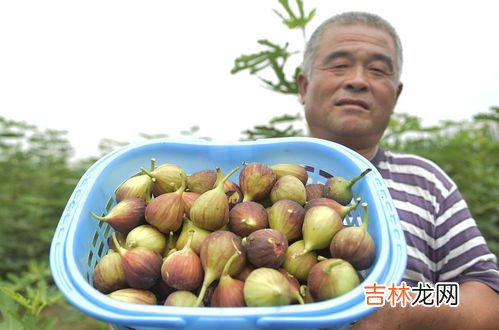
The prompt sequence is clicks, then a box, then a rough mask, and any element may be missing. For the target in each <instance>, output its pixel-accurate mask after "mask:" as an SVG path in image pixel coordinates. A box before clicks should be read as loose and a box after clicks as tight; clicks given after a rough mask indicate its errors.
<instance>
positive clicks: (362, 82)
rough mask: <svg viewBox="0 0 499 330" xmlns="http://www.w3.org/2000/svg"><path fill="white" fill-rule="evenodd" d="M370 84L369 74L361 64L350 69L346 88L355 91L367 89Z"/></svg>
mask: <svg viewBox="0 0 499 330" xmlns="http://www.w3.org/2000/svg"><path fill="white" fill-rule="evenodd" d="M368 86H369V84H368V81H367V75H366V72H365V70H364V68H362V67H361V66H356V67H354V68H352V70H350V72H349V74H348V75H347V77H346V80H345V88H346V89H348V90H349V91H353V92H363V91H366V90H367V88H368Z"/></svg>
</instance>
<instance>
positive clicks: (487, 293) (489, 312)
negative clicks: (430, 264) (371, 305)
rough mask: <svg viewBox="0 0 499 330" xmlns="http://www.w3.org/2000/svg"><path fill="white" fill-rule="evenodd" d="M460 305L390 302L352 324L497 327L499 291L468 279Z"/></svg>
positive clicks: (442, 329)
mask: <svg viewBox="0 0 499 330" xmlns="http://www.w3.org/2000/svg"><path fill="white" fill-rule="evenodd" d="M459 290H460V291H459V306H457V307H450V306H447V305H441V306H440V307H425V306H421V305H416V306H413V307H411V306H406V307H401V306H396V307H393V308H392V307H391V306H390V305H389V304H388V305H385V306H384V307H382V308H380V309H379V310H377V311H376V312H374V313H373V314H371V315H369V316H367V317H366V318H364V319H362V320H360V321H358V322H357V323H356V324H354V325H353V326H351V327H350V329H351V330H354V329H355V330H360V329H369V330H374V329H404V330H405V329H408V330H409V329H418V330H419V329H438V330H446V329H450V330H455V329H466V330H472V329H477V330H478V329H480V330H485V329H491V330H493V329H497V327H498V325H499V294H498V293H497V292H495V291H494V290H492V289H491V288H490V287H488V286H487V285H485V284H483V283H481V282H476V281H468V282H464V283H461V284H460V286H459Z"/></svg>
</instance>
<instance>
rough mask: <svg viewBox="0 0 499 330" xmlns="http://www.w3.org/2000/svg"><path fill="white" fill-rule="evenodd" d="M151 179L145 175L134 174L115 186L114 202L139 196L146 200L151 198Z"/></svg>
mask: <svg viewBox="0 0 499 330" xmlns="http://www.w3.org/2000/svg"><path fill="white" fill-rule="evenodd" d="M152 186H153V181H152V179H151V178H150V177H149V176H147V175H145V174H139V175H134V176H132V177H130V178H128V179H127V180H125V182H123V183H122V184H121V185H119V187H118V188H116V191H115V196H116V202H117V203H119V202H121V201H122V200H124V199H127V198H140V199H143V200H145V201H146V202H148V201H150V200H151V193H152Z"/></svg>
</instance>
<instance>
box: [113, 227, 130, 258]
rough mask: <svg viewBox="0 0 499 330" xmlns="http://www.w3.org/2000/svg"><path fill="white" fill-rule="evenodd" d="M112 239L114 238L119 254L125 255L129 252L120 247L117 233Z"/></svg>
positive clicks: (114, 233)
mask: <svg viewBox="0 0 499 330" xmlns="http://www.w3.org/2000/svg"><path fill="white" fill-rule="evenodd" d="M112 237H113V243H114V246H116V249H117V250H118V253H119V254H120V255H123V254H124V253H125V252H126V251H127V249H125V248H123V247H122V246H121V245H120V243H119V242H118V238H117V237H116V232H115V231H114V232H113V233H112Z"/></svg>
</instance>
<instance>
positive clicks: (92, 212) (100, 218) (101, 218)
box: [90, 211, 106, 221]
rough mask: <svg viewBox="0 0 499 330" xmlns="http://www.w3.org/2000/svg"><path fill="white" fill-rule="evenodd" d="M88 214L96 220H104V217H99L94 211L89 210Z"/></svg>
mask: <svg viewBox="0 0 499 330" xmlns="http://www.w3.org/2000/svg"><path fill="white" fill-rule="evenodd" d="M90 214H91V215H92V216H93V217H94V218H95V219H97V220H99V221H106V217H101V216H99V215H97V214H96V213H95V212H94V211H90Z"/></svg>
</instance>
